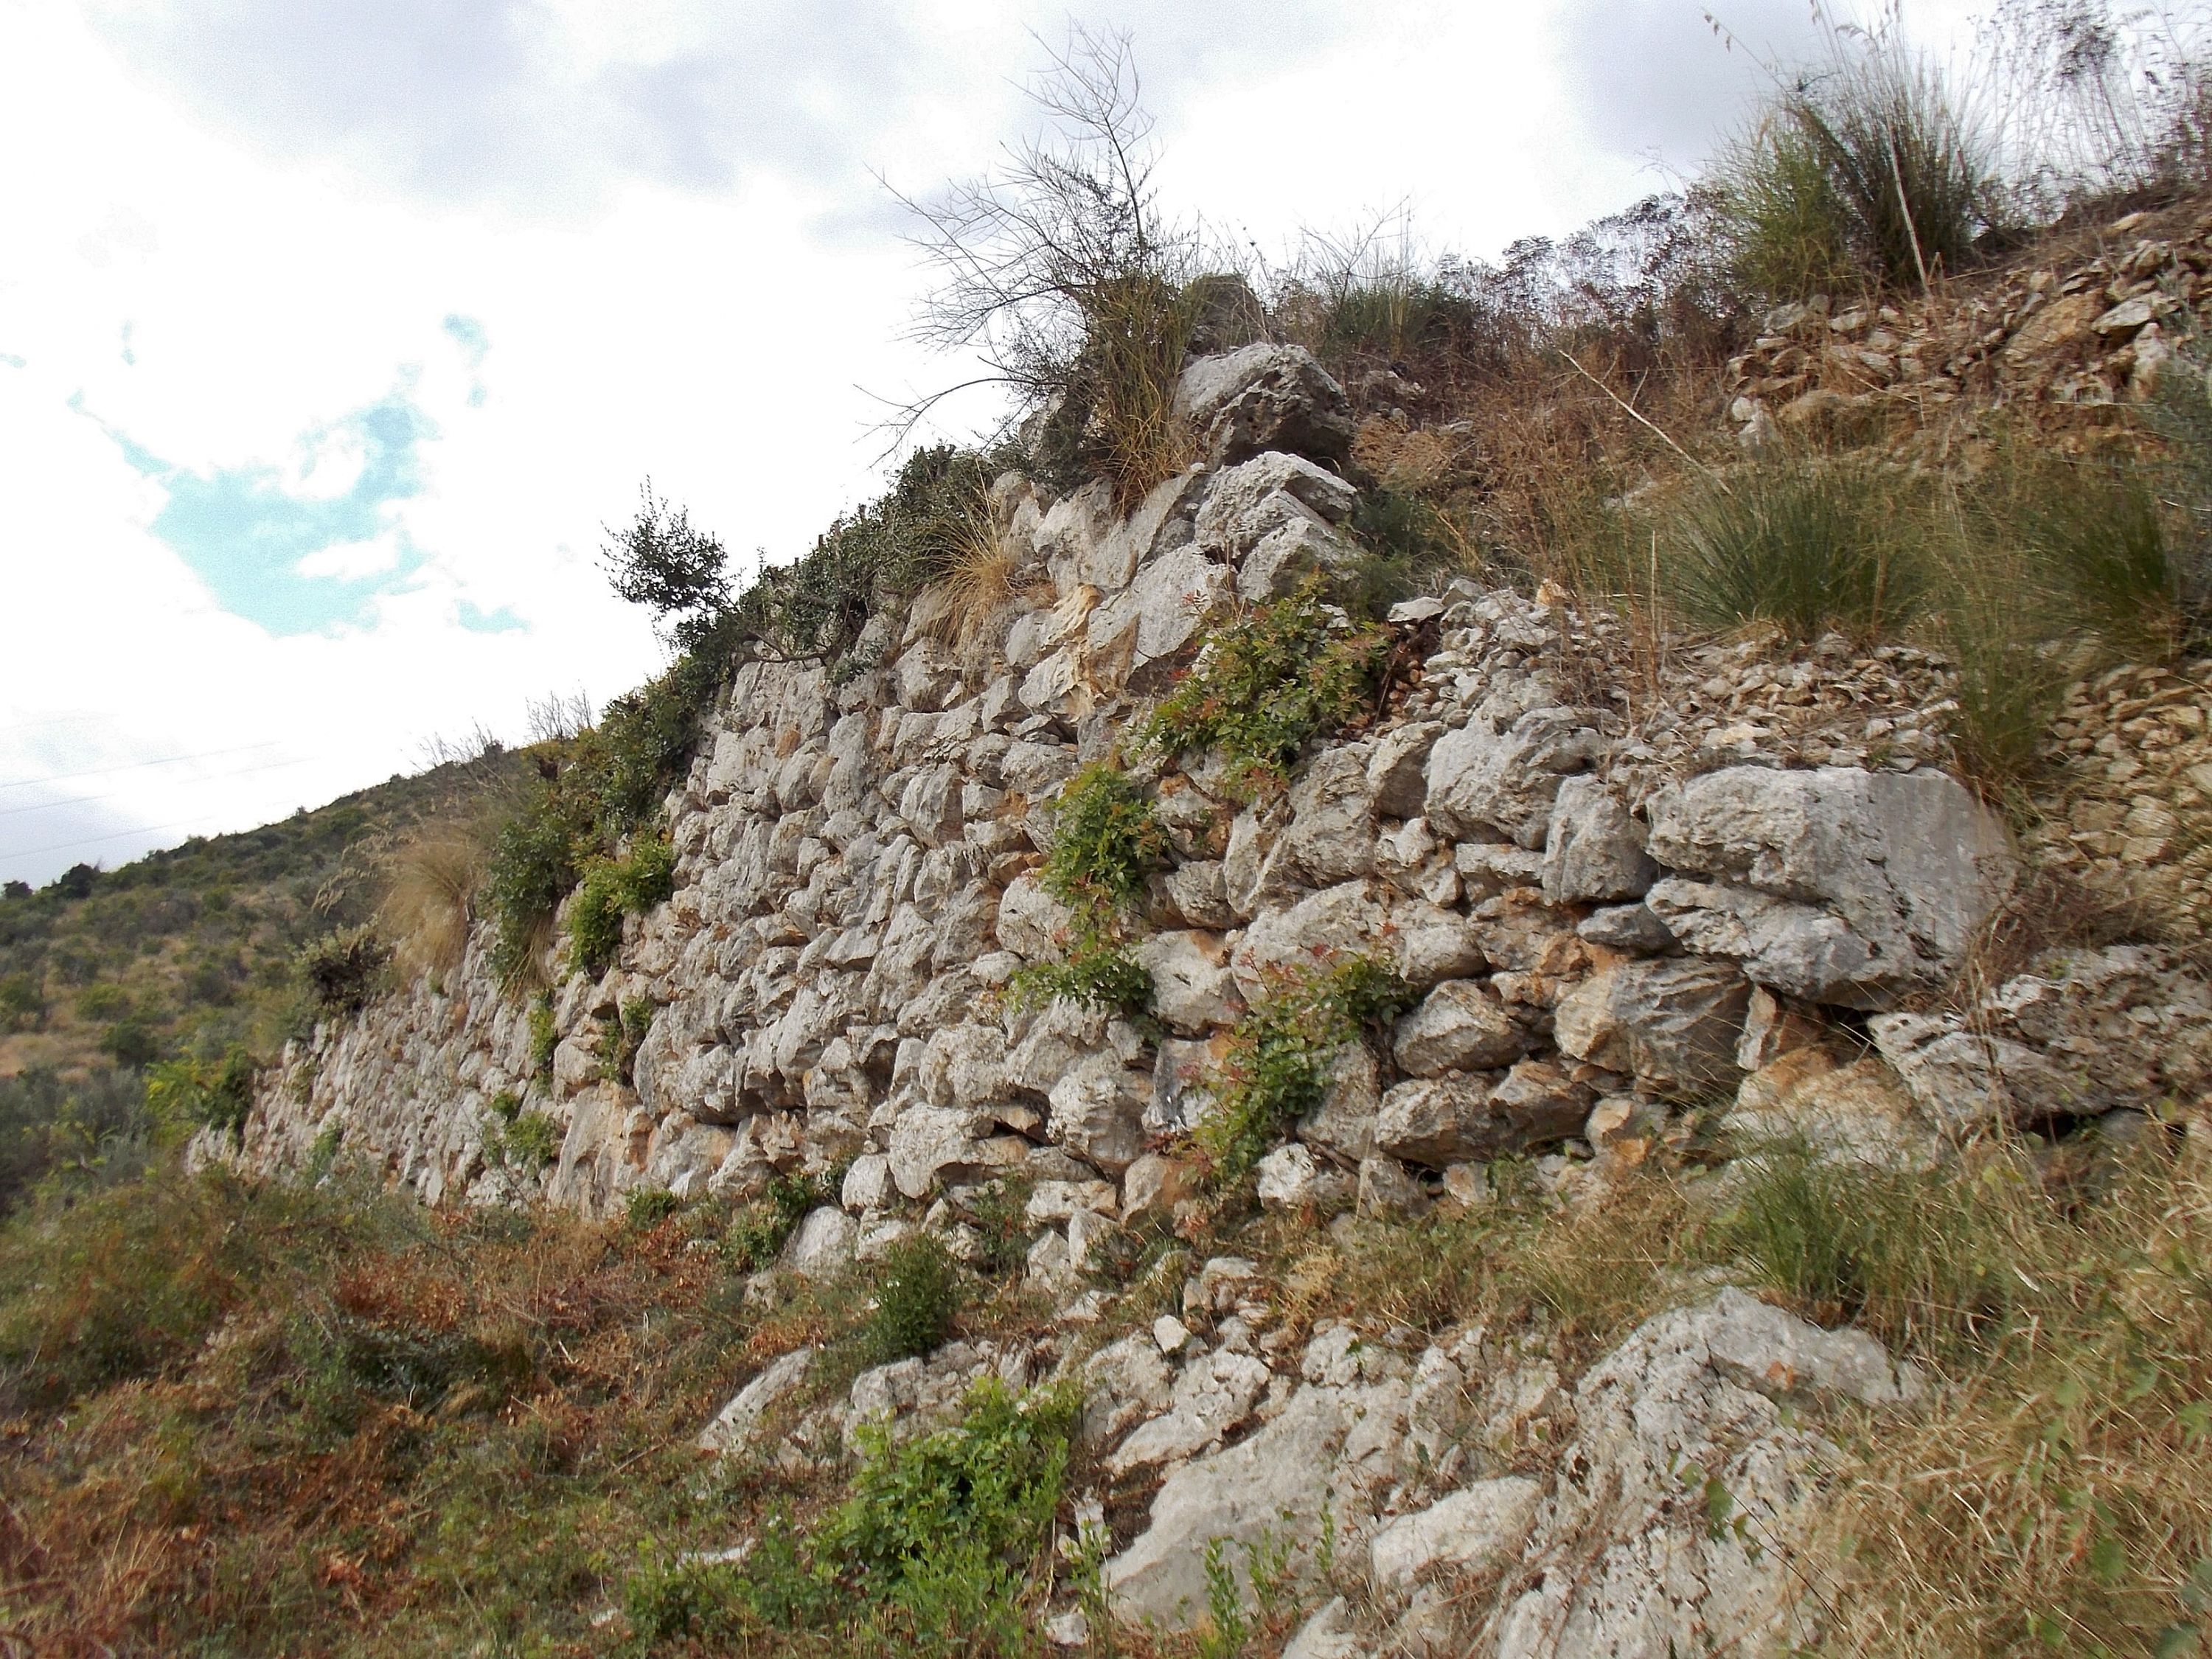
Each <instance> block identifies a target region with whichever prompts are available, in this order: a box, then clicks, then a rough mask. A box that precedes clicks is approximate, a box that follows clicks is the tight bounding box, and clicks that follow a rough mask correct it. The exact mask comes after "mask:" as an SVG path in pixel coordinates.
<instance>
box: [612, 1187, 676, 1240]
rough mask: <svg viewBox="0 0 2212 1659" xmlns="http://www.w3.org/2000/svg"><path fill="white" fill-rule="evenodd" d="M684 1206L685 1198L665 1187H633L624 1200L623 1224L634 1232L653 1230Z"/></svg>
mask: <svg viewBox="0 0 2212 1659" xmlns="http://www.w3.org/2000/svg"><path fill="white" fill-rule="evenodd" d="M683 1207H684V1200H682V1199H680V1198H678V1197H677V1196H676V1194H673V1193H671V1192H670V1191H669V1190H668V1188H665V1187H637V1188H632V1189H631V1191H630V1194H629V1197H628V1198H627V1199H625V1200H623V1225H624V1226H625V1227H628V1228H629V1230H630V1231H632V1232H634V1233H644V1232H651V1231H653V1229H654V1228H655V1227H658V1226H659V1225H660V1224H661V1223H662V1222H664V1221H665V1220H667V1219H668V1218H669V1217H671V1216H672V1215H674V1214H675V1213H676V1212H678V1210H680V1209H682V1208H683Z"/></svg>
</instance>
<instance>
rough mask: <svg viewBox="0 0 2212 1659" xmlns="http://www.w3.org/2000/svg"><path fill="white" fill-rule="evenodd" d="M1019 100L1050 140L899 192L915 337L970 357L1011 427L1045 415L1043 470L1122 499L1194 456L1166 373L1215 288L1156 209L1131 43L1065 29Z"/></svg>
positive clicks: (1036, 452)
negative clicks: (915, 288) (924, 262)
mask: <svg viewBox="0 0 2212 1659" xmlns="http://www.w3.org/2000/svg"><path fill="white" fill-rule="evenodd" d="M1030 96H1031V98H1032V100H1033V101H1034V102H1035V103H1036V106H1037V107H1038V108H1039V110H1040V111H1041V112H1042V114H1043V116H1044V118H1045V120H1046V123H1047V125H1048V135H1047V136H1045V137H1039V138H1033V139H1030V140H1029V141H1027V142H1026V143H1023V144H1021V145H1020V146H1018V147H1017V148H1016V149H1014V150H1013V151H1012V154H1011V155H1010V158H1009V160H1008V162H1007V164H1006V167H1004V168H1003V169H1002V170H1001V171H1000V172H999V173H995V174H993V175H990V176H988V177H986V178H982V179H975V180H971V181H969V182H966V183H963V184H957V185H953V186H951V188H950V189H948V190H947V191H945V192H944V193H943V194H942V195H940V196H939V197H933V198H931V199H929V200H926V201H925V200H920V199H916V198H913V197H900V200H901V202H902V204H903V205H904V206H906V207H907V208H908V210H910V211H912V212H913V213H914V214H915V216H916V218H917V219H918V220H919V222H920V223H921V235H920V237H919V238H918V240H919V242H920V245H921V249H922V252H923V253H924V255H925V257H926V258H928V259H929V261H930V262H931V264H933V267H934V268H935V270H937V272H938V274H939V283H938V286H937V288H936V289H935V290H934V292H933V294H932V295H931V296H930V298H929V301H928V302H927V307H926V308H925V310H924V313H923V315H922V319H921V323H920V325H919V326H918V329H917V332H918V333H919V335H920V336H921V338H922V339H924V340H926V341H927V342H929V343H932V344H934V345H937V346H939V347H940V348H942V349H947V350H958V351H972V352H974V353H975V355H976V356H980V357H981V359H982V360H983V362H984V363H985V365H986V366H987V368H988V370H989V374H990V379H991V380H992V381H994V382H995V383H996V384H999V385H1000V386H1005V387H1006V389H1007V390H1008V391H1009V392H1012V396H1013V400H1014V404H1015V411H1014V419H1015V420H1019V419H1021V418H1023V417H1025V416H1030V415H1037V416H1042V422H1041V425H1040V428H1039V433H1038V436H1037V441H1036V444H1035V445H1034V447H1033V451H1032V453H1031V456H1030V460H1031V462H1032V464H1033V465H1035V466H1036V468H1037V469H1038V470H1039V471H1040V473H1041V475H1042V477H1045V478H1047V479H1048V481H1049V482H1051V483H1053V484H1054V485H1055V486H1056V487H1058V488H1060V489H1068V488H1072V487H1073V486H1074V485H1076V484H1079V483H1084V482H1085V481H1087V480H1088V479H1091V478H1094V477H1103V478H1108V479H1111V480H1112V481H1113V483H1114V486H1115V494H1116V495H1117V496H1118V498H1119V499H1120V500H1121V501H1122V502H1123V503H1124V504H1125V505H1127V504H1133V503H1134V502H1135V501H1138V500H1139V499H1140V498H1141V497H1142V496H1143V495H1144V494H1145V492H1146V490H1148V489H1151V488H1152V485H1153V484H1155V483H1158V482H1159V481H1160V480H1161V479H1163V478H1165V477H1168V476H1170V474H1171V473H1173V472H1175V471H1178V470H1179V469H1180V468H1182V466H1183V465H1187V464H1188V462H1189V461H1190V460H1191V459H1193V451H1192V446H1191V442H1190V440H1189V437H1188V435H1187V434H1185V433H1183V432H1182V431H1181V430H1180V429H1179V428H1178V424H1177V422H1176V419H1175V417H1174V410H1173V404H1174V396H1175V382H1176V374H1178V373H1179V372H1180V370H1181V369H1182V362H1183V357H1184V355H1185V352H1186V350H1187V349H1188V347H1189V345H1190V343H1191V342H1192V340H1193V338H1194V336H1195V335H1196V334H1197V332H1198V331H1199V330H1200V327H1201V325H1202V324H1203V323H1204V322H1205V321H1206V319H1207V317H1208V313H1209V312H1211V311H1214V310H1216V309H1218V307H1216V306H1215V304H1214V302H1215V301H1218V298H1219V297H1220V293H1221V285H1220V284H1219V283H1218V282H1207V281H1206V280H1203V279H1202V278H1201V276H1200V270H1199V259H1200V254H1199V247H1198V240H1197V237H1196V235H1195V234H1194V233H1193V232H1191V231H1189V230H1188V229H1186V228H1182V227H1181V226H1178V225H1176V224H1174V223H1173V222H1170V221H1169V220H1168V219H1167V218H1166V217H1165V216H1164V214H1163V212H1162V210H1161V208H1160V204H1159V200H1158V191H1157V189H1156V187H1155V185H1154V183H1153V179H1152V167H1153V156H1152V151H1151V149H1150V139H1151V133H1152V122H1151V118H1150V117H1149V116H1148V115H1146V112H1145V110H1144V107H1143V104H1142V101H1141V86H1140V83H1139V78H1138V76H1137V70H1136V64H1135V61H1134V59H1133V57H1132V55H1131V52H1130V49H1129V42H1128V40H1127V37H1126V36H1121V35H1112V34H1103V33H1090V32H1088V31H1085V30H1083V29H1080V28H1078V29H1076V30H1075V31H1074V32H1073V34H1072V36H1071V39H1070V40H1069V44H1068V46H1067V48H1066V51H1064V52H1060V53H1058V54H1056V55H1055V56H1054V59H1053V62H1052V65H1051V68H1050V69H1049V70H1048V71H1047V72H1046V73H1045V74H1044V75H1042V76H1040V77H1039V78H1038V79H1037V81H1036V82H1035V84H1034V85H1033V86H1032V88H1031V91H1030ZM956 389H957V388H956ZM936 401H937V400H936V399H934V398H928V399H924V400H923V401H922V402H921V403H920V404H915V405H914V406H913V407H912V408H910V409H909V410H907V411H906V412H905V421H906V422H907V424H908V425H909V426H910V425H911V424H912V422H915V421H917V420H919V419H920V418H921V416H923V415H924V414H926V413H927V411H928V410H929V408H930V407H931V406H932V404H933V403H934V402H936Z"/></svg>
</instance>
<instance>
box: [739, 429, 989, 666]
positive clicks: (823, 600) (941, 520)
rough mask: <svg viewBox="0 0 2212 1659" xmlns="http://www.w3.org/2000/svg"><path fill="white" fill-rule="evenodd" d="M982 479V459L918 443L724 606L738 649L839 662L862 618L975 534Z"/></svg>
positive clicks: (954, 555)
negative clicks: (804, 548) (882, 480)
mask: <svg viewBox="0 0 2212 1659" xmlns="http://www.w3.org/2000/svg"><path fill="white" fill-rule="evenodd" d="M989 483H990V476H989V469H988V465H987V462H986V460H985V458H984V457H983V456H981V454H979V453H976V452H975V451H972V450H962V449H956V448H953V447H951V446H949V445H939V446H938V447H934V448H930V449H922V450H917V451H916V452H915V453H914V454H913V455H911V456H909V457H908V459H907V460H906V462H905V464H904V465H902V466H901V467H900V468H899V471H898V474H897V476H896V477H895V478H894V479H893V480H892V482H891V487H890V489H889V490H888V491H886V492H885V493H884V495H882V496H880V497H878V499H877V500H875V501H872V502H870V503H869V504H868V505H867V506H866V507H861V508H860V510H859V511H857V512H855V513H851V514H850V515H848V516H847V517H845V518H842V519H840V520H837V522H836V523H835V524H834V525H832V526H830V527H829V530H828V531H827V532H824V533H823V535H822V537H821V538H819V539H818V540H817V541H816V543H815V544H814V548H813V550H812V551H811V552H810V553H808V554H806V555H805V556H803V557H801V558H799V559H798V560H796V561H794V562H792V563H791V564H788V565H785V566H782V567H780V568H774V569H769V570H764V571H763V572H762V573H761V574H760V575H759V577H758V578H757V580H755V581H754V582H753V584H752V585H751V586H750V587H748V588H747V589H746V590H745V591H744V592H743V593H742V594H740V595H739V596H738V599H737V601H736V603H735V605H732V608H731V610H730V611H729V613H728V618H729V620H728V623H727V624H726V631H727V633H728V635H729V637H730V639H731V641H732V644H733V646H735V647H738V648H742V649H746V650H750V651H755V652H758V653H763V654H766V655H769V656H773V657H776V658H818V659H823V660H824V661H827V662H829V663H832V664H836V665H844V664H843V659H845V657H846V655H847V653H848V652H850V651H851V649H852V647H854V645H855V644H857V643H858V642H859V641H860V633H861V630H862V629H865V628H866V626H867V623H868V620H869V618H870V617H873V616H875V615H877V614H878V612H879V611H882V610H883V609H884V607H885V606H886V605H891V604H893V603H895V602H896V601H898V600H900V599H905V598H908V597H909V596H911V595H913V594H915V593H918V592H921V590H922V589H923V588H924V587H926V586H928V585H929V584H930V583H931V582H933V581H934V580H938V579H939V577H941V576H943V575H944V574H945V573H946V572H947V571H949V570H950V569H951V568H952V566H953V565H954V563H955V562H957V560H958V559H959V557H960V556H961V554H962V553H963V550H965V549H967V548H968V547H969V546H971V545H972V544H974V543H975V540H976V539H977V537H978V533H979V528H980V521H981V519H982V518H983V515H984V513H985V512H986V508H985V505H984V502H985V491H986V489H987V486H988V484H989ZM845 666H862V667H865V666H872V665H865V664H856V665H845Z"/></svg>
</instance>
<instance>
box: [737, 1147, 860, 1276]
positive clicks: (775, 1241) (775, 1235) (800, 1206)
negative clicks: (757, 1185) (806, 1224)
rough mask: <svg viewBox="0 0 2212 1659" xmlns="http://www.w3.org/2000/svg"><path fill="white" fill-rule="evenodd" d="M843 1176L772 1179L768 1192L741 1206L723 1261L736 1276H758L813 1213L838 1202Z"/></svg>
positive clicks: (828, 1174) (821, 1175)
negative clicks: (749, 1274) (739, 1274)
mask: <svg viewBox="0 0 2212 1659" xmlns="http://www.w3.org/2000/svg"><path fill="white" fill-rule="evenodd" d="M842 1178H843V1177H842V1175H841V1174H840V1173H839V1172H837V1171H835V1170H831V1171H825V1172H824V1173H823V1174H820V1175H814V1176H781V1175H780V1176H771V1177H769V1183H768V1188H767V1190H766V1191H764V1192H763V1193H762V1194H761V1195H760V1196H759V1197H758V1198H756V1199H752V1200H749V1201H748V1202H746V1203H744V1204H743V1205H741V1206H738V1211H737V1212H736V1213H735V1214H734V1215H732V1217H731V1218H730V1225H729V1231H727V1232H726V1233H725V1234H724V1235H723V1236H722V1257H723V1260H724V1261H727V1262H728V1263H729V1264H730V1267H732V1269H733V1270H734V1271H736V1272H738V1273H757V1272H759V1271H760V1270H761V1269H762V1268H763V1267H768V1266H769V1265H770V1264H772V1263H773V1262H774V1261H775V1259H776V1257H778V1256H779V1255H782V1254H783V1247H784V1245H785V1244H787V1243H789V1242H790V1239H791V1236H792V1234H793V1233H794V1232H796V1231H799V1223H800V1222H802V1221H804V1220H805V1219H806V1218H807V1215H808V1213H809V1212H811V1211H813V1210H816V1209H818V1208H820V1207H821V1206H823V1205H824V1204H834V1203H836V1201H837V1189H838V1185H839V1183H840V1182H841V1181H842Z"/></svg>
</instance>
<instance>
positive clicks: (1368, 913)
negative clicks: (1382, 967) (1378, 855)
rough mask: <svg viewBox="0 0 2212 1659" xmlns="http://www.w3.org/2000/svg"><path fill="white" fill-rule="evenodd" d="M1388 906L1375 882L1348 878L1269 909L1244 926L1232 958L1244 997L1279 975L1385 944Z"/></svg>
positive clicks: (1256, 993)
mask: <svg viewBox="0 0 2212 1659" xmlns="http://www.w3.org/2000/svg"><path fill="white" fill-rule="evenodd" d="M1388 921H1389V908H1388V907H1387V906H1385V904H1384V903H1383V899H1382V896H1381V890H1380V889H1379V888H1378V887H1377V886H1376V884H1374V883H1373V882H1364V881H1348V882H1344V883H1341V884H1339V885H1337V886H1334V887H1330V888H1327V889H1325V890H1322V891H1321V892H1318V893H1315V894H1312V895H1311V896H1309V897H1306V898H1304V899H1301V900H1300V901H1299V902H1297V903H1296V904H1293V905H1291V907H1290V908H1288V909H1285V910H1269V911H1267V912H1265V913H1264V914H1262V915H1261V916H1259V917H1258V919H1257V920H1255V921H1254V922H1253V924H1252V925H1251V927H1249V928H1247V929H1246V930H1245V933H1244V937H1243V939H1242V940H1240V941H1239V942H1238V944H1237V949H1236V951H1235V953H1234V954H1233V955H1232V956H1231V958H1230V962H1231V969H1232V970H1233V971H1234V972H1235V974H1236V975H1237V988H1238V989H1240V990H1241V991H1243V994H1244V995H1245V997H1246V999H1247V1000H1250V999H1252V998H1255V997H1258V996H1260V995H1261V994H1264V993H1265V992H1266V990H1267V985H1268V982H1269V981H1270V979H1271V978H1272V977H1273V975H1278V974H1281V973H1285V972H1297V971H1301V970H1304V969H1311V968H1313V967H1314V966H1316V964H1321V963H1328V962H1329V961H1332V960H1335V959H1340V958H1342V957H1355V956H1362V955H1364V954H1366V953H1367V952H1369V951H1374V950H1376V949H1378V948H1379V947H1380V946H1381V945H1382V944H1383V938H1384V935H1383V927H1384V925H1385V924H1386V923H1387V922H1388Z"/></svg>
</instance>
